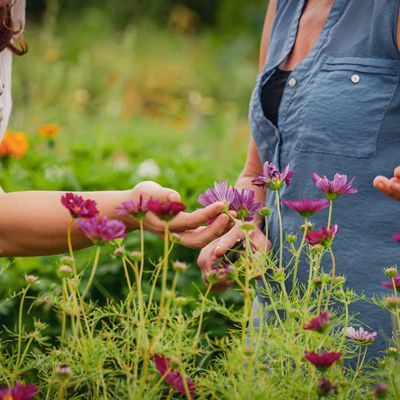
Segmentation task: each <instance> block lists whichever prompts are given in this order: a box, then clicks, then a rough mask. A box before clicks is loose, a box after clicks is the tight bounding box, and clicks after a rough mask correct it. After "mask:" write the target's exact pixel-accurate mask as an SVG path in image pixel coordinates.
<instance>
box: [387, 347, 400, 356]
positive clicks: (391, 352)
mask: <svg viewBox="0 0 400 400" xmlns="http://www.w3.org/2000/svg"><path fill="white" fill-rule="evenodd" d="M387 352H388V354H390V355H391V356H393V355H395V354H397V353H398V352H399V351H398V350H397V348H396V347H389V348H388V349H387Z"/></svg>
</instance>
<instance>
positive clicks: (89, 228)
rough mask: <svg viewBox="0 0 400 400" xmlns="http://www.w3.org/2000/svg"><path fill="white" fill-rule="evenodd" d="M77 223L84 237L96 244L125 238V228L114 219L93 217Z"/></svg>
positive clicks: (79, 220)
mask: <svg viewBox="0 0 400 400" xmlns="http://www.w3.org/2000/svg"><path fill="white" fill-rule="evenodd" d="M77 223H78V227H79V229H80V230H81V231H82V232H83V233H84V234H85V236H86V237H88V238H89V239H90V240H92V241H93V242H95V243H98V244H100V243H104V242H111V241H112V240H115V239H120V238H123V237H125V230H126V226H125V224H124V223H123V222H121V221H118V220H116V219H108V218H107V217H102V218H96V217H95V218H90V219H78V221H77Z"/></svg>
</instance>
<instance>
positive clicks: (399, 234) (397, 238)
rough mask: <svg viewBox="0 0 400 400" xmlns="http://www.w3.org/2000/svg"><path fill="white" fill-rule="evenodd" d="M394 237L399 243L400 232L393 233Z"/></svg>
mask: <svg viewBox="0 0 400 400" xmlns="http://www.w3.org/2000/svg"><path fill="white" fill-rule="evenodd" d="M393 239H394V240H395V241H396V242H397V243H400V232H398V233H395V234H394V235H393Z"/></svg>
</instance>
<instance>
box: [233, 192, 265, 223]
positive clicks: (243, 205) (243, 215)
mask: <svg viewBox="0 0 400 400" xmlns="http://www.w3.org/2000/svg"><path fill="white" fill-rule="evenodd" d="M233 193H234V198H233V201H232V203H231V204H230V207H229V208H230V209H231V210H234V211H236V213H237V217H238V219H240V220H242V221H251V220H252V219H253V218H254V216H255V215H256V214H257V211H258V210H259V209H260V208H261V207H262V204H261V203H259V202H257V201H254V196H255V193H254V192H253V191H252V190H250V189H243V190H242V191H241V192H239V190H237V189H233Z"/></svg>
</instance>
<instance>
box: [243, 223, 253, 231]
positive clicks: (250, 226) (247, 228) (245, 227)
mask: <svg viewBox="0 0 400 400" xmlns="http://www.w3.org/2000/svg"><path fill="white" fill-rule="evenodd" d="M240 228H241V229H242V231H248V232H251V231H254V229H256V227H255V226H254V225H253V224H243V225H242V226H241V227H240Z"/></svg>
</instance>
